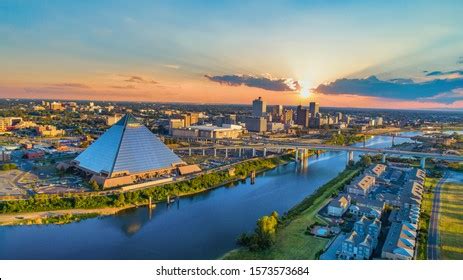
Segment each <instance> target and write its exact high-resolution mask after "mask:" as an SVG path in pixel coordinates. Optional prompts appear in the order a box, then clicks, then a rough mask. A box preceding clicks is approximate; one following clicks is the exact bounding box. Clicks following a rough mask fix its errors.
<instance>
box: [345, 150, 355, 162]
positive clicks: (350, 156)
mask: <svg viewBox="0 0 463 280" xmlns="http://www.w3.org/2000/svg"><path fill="white" fill-rule="evenodd" d="M353 160H354V152H353V151H348V152H347V162H346V165H349V163H350V162H351V161H353Z"/></svg>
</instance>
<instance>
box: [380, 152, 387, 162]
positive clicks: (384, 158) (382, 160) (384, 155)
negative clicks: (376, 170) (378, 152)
mask: <svg viewBox="0 0 463 280" xmlns="http://www.w3.org/2000/svg"><path fill="white" fill-rule="evenodd" d="M381 163H386V154H383V157H382V158H381Z"/></svg>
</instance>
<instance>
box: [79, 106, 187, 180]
mask: <svg viewBox="0 0 463 280" xmlns="http://www.w3.org/2000/svg"><path fill="white" fill-rule="evenodd" d="M74 164H75V165H76V166H77V167H78V168H79V169H81V170H84V171H85V172H87V173H92V174H98V175H101V176H104V177H106V178H112V177H121V176H131V175H140V176H143V174H147V173H153V172H155V171H157V170H169V169H173V168H175V167H176V166H177V165H179V164H184V162H183V161H182V160H181V159H180V158H179V157H178V156H177V155H176V154H174V153H173V152H172V151H171V150H170V149H169V148H168V147H167V146H166V145H164V143H162V142H161V140H159V138H157V137H156V136H155V135H154V134H153V133H152V132H151V131H150V130H149V129H148V128H146V127H145V126H144V125H142V124H140V123H139V122H138V121H137V120H136V119H135V118H134V117H133V116H132V115H130V114H127V115H125V116H124V117H123V118H122V119H121V120H119V121H118V122H117V123H116V124H114V125H113V126H112V127H111V128H109V129H108V130H107V131H106V132H105V133H104V134H103V135H101V136H100V138H98V139H97V140H96V141H95V142H94V143H93V144H92V145H90V146H89V147H88V148H87V149H86V150H85V151H84V152H82V153H81V154H80V155H79V156H77V158H76V159H75V160H74Z"/></svg>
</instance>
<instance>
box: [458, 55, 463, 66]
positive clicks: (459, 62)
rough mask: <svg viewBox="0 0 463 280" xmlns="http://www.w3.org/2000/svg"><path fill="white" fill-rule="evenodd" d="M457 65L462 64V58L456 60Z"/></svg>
mask: <svg viewBox="0 0 463 280" xmlns="http://www.w3.org/2000/svg"><path fill="white" fill-rule="evenodd" d="M457 64H463V56H460V57H459V58H458V60H457Z"/></svg>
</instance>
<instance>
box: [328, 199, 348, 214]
mask: <svg viewBox="0 0 463 280" xmlns="http://www.w3.org/2000/svg"><path fill="white" fill-rule="evenodd" d="M350 201H351V198H350V195H348V194H340V195H338V196H337V197H335V198H334V199H332V200H331V201H330V203H329V204H328V209H327V211H328V215H330V216H333V217H341V216H342V215H344V213H346V211H347V209H348V208H349V206H350Z"/></svg>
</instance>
